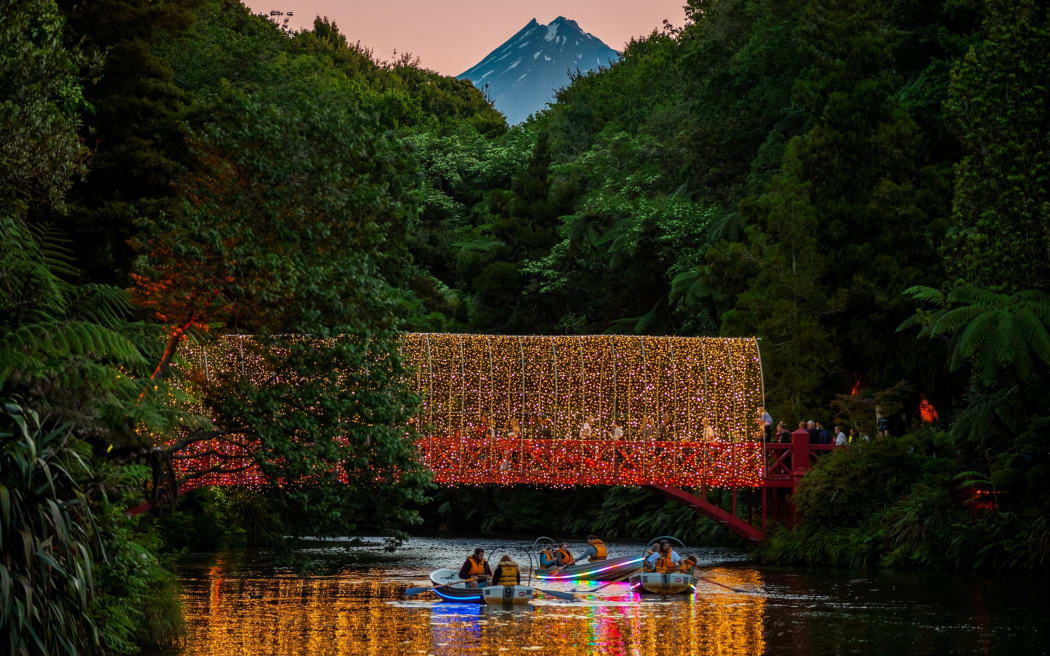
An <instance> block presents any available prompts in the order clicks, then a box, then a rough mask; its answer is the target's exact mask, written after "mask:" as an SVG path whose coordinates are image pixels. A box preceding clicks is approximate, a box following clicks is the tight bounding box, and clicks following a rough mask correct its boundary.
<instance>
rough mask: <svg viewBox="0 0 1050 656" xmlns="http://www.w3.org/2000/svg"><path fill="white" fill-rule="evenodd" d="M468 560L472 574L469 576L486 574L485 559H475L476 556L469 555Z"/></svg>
mask: <svg viewBox="0 0 1050 656" xmlns="http://www.w3.org/2000/svg"><path fill="white" fill-rule="evenodd" d="M467 562H468V563H470V574H469V576H485V559H484V558H482V559H481V560H475V559H474V556H467Z"/></svg>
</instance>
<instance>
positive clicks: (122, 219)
mask: <svg viewBox="0 0 1050 656" xmlns="http://www.w3.org/2000/svg"><path fill="white" fill-rule="evenodd" d="M0 9H2V13H3V16H4V21H3V22H2V24H0V82H2V84H0V137H2V138H0V243H2V251H0V394H2V397H3V403H4V411H3V413H2V415H0V440H2V454H0V456H2V458H3V460H2V462H3V469H2V470H0V475H2V484H3V486H2V487H0V502H2V504H0V505H2V513H3V526H2V531H0V535H2V538H3V540H4V545H5V546H4V549H3V560H2V561H0V595H2V596H3V599H0V606H2V607H3V608H4V609H5V610H4V611H3V613H2V614H0V633H2V634H3V640H4V642H5V652H6V651H9V652H10V653H20V652H33V651H38V650H47V651H58V650H67V651H68V650H70V649H71V650H73V651H76V652H79V653H89V652H91V651H93V650H104V651H110V652H121V653H130V652H133V651H135V650H136V649H138V647H139V646H140V645H143V644H148V643H155V642H164V641H165V640H168V639H170V636H171V635H174V634H175V633H176V632H177V631H178V617H179V614H178V611H177V602H176V596H175V593H174V590H175V588H174V586H173V584H172V579H171V576H170V574H168V572H167V567H168V566H169V565H170V562H171V561H170V559H171V558H172V555H173V554H174V553H175V552H176V551H177V550H178V549H182V548H204V547H211V546H216V545H223V544H225V545H231V546H240V545H273V544H274V543H276V542H279V541H280V538H281V536H284V535H288V534H296V535H304V534H315V535H320V534H332V533H339V534H348V533H352V532H354V531H356V530H366V529H367V530H369V531H378V530H383V531H386V530H400V531H403V530H406V529H409V530H410V529H411V528H412V527H413V526H416V527H420V526H421V525H422V526H423V527H425V528H426V529H427V530H431V529H433V530H437V529H438V528H439V527H442V526H444V527H445V528H446V529H448V530H453V531H465V532H476V531H483V532H493V533H495V532H499V533H504V532H512V533H530V532H536V533H542V532H549V531H548V528H552V529H554V530H556V531H557V532H559V533H561V534H573V533H576V534H585V533H589V532H592V531H596V530H597V531H601V532H603V534H605V535H606V536H607V537H610V538H612V537H625V538H627V537H630V538H638V537H640V536H645V535H648V534H655V533H665V532H677V533H680V534H681V532H682V531H681V529H680V528H676V527H680V526H682V525H688V526H695V527H696V528H695V531H693V533H691V534H688V535H683V536H682V537H685V538H688V539H691V540H695V541H701V540H710V539H716V538H717V537H718V536H717V531H715V530H713V529H709V528H708V527H706V526H705V525H704V524H702V523H701V524H697V523H696V521H695V520H694V519H693V517H692V516H691V515H689V514H688V511H687V510H685V509H683V508H678V507H675V506H672V505H669V504H666V503H664V502H663V501H662V500H660V499H658V498H657V497H656V496H655V495H653V494H652V493H651V492H648V491H646V490H640V489H612V490H599V489H595V490H574V491H568V492H566V491H550V490H522V491H519V490H515V493H514V494H513V495H511V494H510V493H509V491H482V490H469V489H467V490H433V489H429V490H428V488H427V483H426V475H425V472H422V471H420V470H419V467H418V465H417V464H416V463H415V459H414V453H413V449H412V448H411V444H410V443H409V442H408V441H406V440H404V439H402V437H401V428H399V427H400V426H401V425H403V423H404V420H405V418H406V417H408V416H410V414H411V410H412V407H413V404H414V399H412V398H411V396H410V395H408V394H407V392H406V390H405V389H404V388H403V386H402V385H401V384H400V382H399V369H398V366H399V365H398V361H397V358H396V352H395V350H394V348H393V338H394V337H395V336H396V334H397V332H398V331H400V330H457V331H472V332H507V333H569V334H574V333H580V334H585V333H603V332H618V333H625V332H626V333H639V334H681V335H726V336H739V335H758V336H759V337H761V338H762V339H763V342H762V354H763V359H764V366H765V373H766V391H767V400H768V406H769V408H770V411H771V412H772V414H773V416H774V417H775V418H776V419H778V420H780V419H783V420H784V421H785V422H786V423H788V424H789V425H791V424H792V423H793V422H795V421H798V420H800V419H808V418H810V417H812V416H817V417H827V418H832V417H835V418H837V419H839V420H840V421H842V422H844V423H846V424H849V425H853V426H855V427H856V428H858V429H859V430H860V431H861V432H866V433H869V434H872V435H874V434H875V431H876V430H877V424H876V417H875V411H874V405H875V403H876V400H878V401H879V403H882V404H884V405H882V406H881V407H880V411H882V414H883V416H884V417H885V419H886V420H887V422H888V428H889V432H890V433H891V435H894V434H895V435H904V437H892V436H891V437H887V438H885V439H882V440H876V441H874V442H873V443H871V444H870V445H864V446H858V447H856V448H853V447H851V448H850V449H848V450H846V451H844V452H840V453H836V454H834V455H832V456H830V457H828V458H826V459H824V460H823V461H822V462H821V463H820V464H819V465H818V466H817V467H816V468H815V469H814V471H813V472H812V473H811V474H810V475H809V476H808V477H807V478H806V481H805V483H804V484H803V486H802V488H801V489H800V490H799V492H798V495H797V498H796V499H795V501H796V504H797V507H798V511H799V515H798V517H799V520H800V521H799V523H798V525H797V526H796V527H795V528H793V529H787V528H784V529H782V530H780V531H778V532H775V533H774V535H773V537H772V539H771V540H770V541H769V543H768V544H767V545H766V546H765V547H763V548H762V549H761V550H760V551H759V555H760V557H763V558H767V559H770V560H773V561H777V562H806V563H835V564H842V565H858V566H859V565H875V564H882V565H887V566H908V567H928V568H944V569H959V570H975V569H976V570H983V571H995V570H1001V569H1013V570H1020V571H1044V572H1045V571H1046V569H1047V566H1048V564H1050V535H1048V528H1047V524H1046V519H1045V518H1046V517H1047V516H1050V493H1048V492H1047V491H1046V488H1045V486H1044V485H1043V484H1042V481H1045V480H1046V473H1047V470H1048V467H1050V455H1048V449H1047V446H1046V445H1047V443H1048V442H1047V440H1046V436H1047V432H1048V430H1050V402H1048V400H1047V396H1046V394H1045V393H1044V390H1046V389H1047V388H1048V386H1050V336H1048V326H1050V300H1048V297H1047V294H1048V293H1050V197H1048V194H1050V184H1048V182H1047V181H1048V179H1050V152H1048V149H1050V136H1048V130H1050V120H1048V115H1050V106H1048V105H1050V98H1048V91H1047V80H1048V79H1050V68H1048V67H1050V62H1048V60H1047V58H1046V56H1045V53H1046V52H1048V51H1050V26H1048V11H1050V10H1048V6H1047V3H1046V2H1043V1H1037V0H1018V1H1016V2H1002V1H996V2H987V3H985V2H968V1H967V0H950V1H948V2H944V3H940V4H938V3H934V4H922V5H921V6H920V5H915V4H901V3H897V2H889V1H888V0H887V1H885V2H882V1H880V2H829V1H827V0H808V1H807V2H802V3H794V4H791V5H786V4H784V3H780V2H774V1H772V0H717V1H711V2H708V1H703V2H700V1H696V2H691V3H689V4H688V7H687V13H688V21H687V23H686V25H684V26H682V27H675V26H670V25H668V26H665V28H664V29H663V30H661V31H657V32H653V33H652V34H650V35H647V36H644V37H641V38H638V39H636V40H634V41H632V42H631V43H629V44H628V45H627V46H626V49H625V51H624V54H623V58H622V61H621V62H620V63H618V64H616V65H614V66H612V67H610V68H609V69H606V70H602V71H599V72H595V73H591V74H587V75H582V76H576V77H575V78H574V79H573V80H572V82H571V84H569V85H568V86H567V87H566V88H565V89H563V90H561V91H559V93H558V96H557V102H556V103H554V104H553V105H552V106H551V107H550V108H549V110H547V111H545V112H543V113H541V114H540V115H537V116H535V117H532V118H531V119H530V120H529V121H527V122H526V123H525V124H523V125H520V126H514V127H508V126H507V125H506V124H505V122H504V121H503V119H502V117H501V116H500V115H499V114H497V113H496V112H495V111H494V110H492V108H491V107H490V106H489V105H488V104H487V103H486V102H485V100H484V98H483V96H482V95H481V93H480V92H478V91H477V90H476V89H474V88H473V87H472V86H471V85H470V84H469V83H466V82H461V81H457V80H455V79H452V78H448V77H444V76H440V75H438V74H435V73H433V72H430V71H427V70H425V69H424V68H422V67H421V65H420V63H419V62H417V61H414V60H413V59H412V58H411V57H408V56H406V57H402V58H400V59H398V60H396V61H392V62H382V61H378V60H377V59H376V58H375V57H373V56H372V53H371V52H370V51H369V50H368V49H367V46H365V45H361V44H359V43H355V42H354V36H353V34H349V35H347V34H345V33H344V32H342V31H341V30H340V28H338V27H337V26H336V25H334V24H332V23H330V22H328V21H326V20H318V21H317V22H315V24H314V26H313V28H312V29H309V30H304V31H301V32H291V31H288V30H287V29H284V28H282V27H281V26H279V25H276V24H274V23H271V22H270V21H268V20H266V19H265V18H263V17H259V16H252V15H251V14H250V12H249V11H248V10H247V9H246V8H245V7H244V6H243V5H241V4H239V3H237V2H230V1H226V0H194V1H193V2H168V1H161V2H158V1H155V0H154V1H146V0H103V1H100V2H94V3H87V4H85V3H73V2H62V1H57V2H56V1H55V0H4V1H3V2H0ZM225 333H241V334H245V333H251V334H254V335H257V336H259V339H260V340H261V342H260V343H262V344H266V345H270V344H275V343H278V342H280V343H281V345H282V346H283V348H281V349H263V350H260V352H259V353H258V354H252V355H254V356H258V357H260V358H268V359H269V360H268V361H267V362H266V366H267V367H269V368H270V369H271V370H273V371H279V372H281V373H282V375H281V376H275V377H273V378H272V379H271V380H269V381H267V382H266V383H265V384H259V383H260V381H250V382H251V384H248V382H249V381H244V380H236V379H230V380H221V381H214V380H197V379H195V378H193V377H192V376H189V375H186V374H185V373H184V372H185V371H187V370H188V369H187V368H184V367H182V366H181V360H180V358H182V357H183V355H184V353H185V345H186V344H188V343H192V342H200V341H207V340H208V339H211V338H212V336H214V335H220V334H225ZM287 334H309V335H313V336H315V337H318V338H328V341H325V342H320V343H321V344H322V345H323V346H322V348H318V346H317V345H318V343H319V342H310V343H309V344H307V343H298V342H288V341H287V340H284V341H282V337H281V336H282V335H287ZM366 362H368V363H375V362H384V363H386V365H388V366H383V367H376V366H371V367H364V366H359V365H362V364H363V363H366ZM333 363H339V364H340V365H341V366H338V367H336V366H333ZM339 372H341V373H339ZM348 377H350V378H353V380H349V379H348ZM218 383H221V384H218ZM351 387H353V388H355V389H367V390H368V394H361V395H357V394H353V393H348V392H347V390H348V389H349V388H351ZM231 390H233V393H231ZM888 390H891V391H892V393H889V392H888ZM891 397H892V398H891ZM921 402H925V403H927V404H930V407H932V408H935V413H931V412H927V413H926V419H927V420H929V421H924V420H923V418H922V415H921V414H920V413H919V405H920V403H921ZM935 414H936V415H937V418H934V415H935ZM347 434H349V435H350V436H351V438H352V439H350V440H342V439H335V438H338V437H341V436H343V435H347ZM289 435H293V436H295V440H294V441H293V440H289V439H288V436H289ZM246 436H250V437H249V438H247V439H251V440H254V441H256V443H257V444H258V446H259V447H260V448H259V449H258V455H257V460H258V463H259V465H260V466H261V467H262V468H263V470H264V471H265V473H266V474H267V475H269V476H271V477H273V478H279V479H283V480H285V481H286V482H288V484H286V485H285V487H284V488H282V490H281V494H280V495H267V494H265V493H263V494H254V493H250V492H246V491H234V490H207V489H205V490H200V491H198V492H195V493H193V494H191V495H190V496H189V497H184V498H183V499H182V500H181V501H177V500H176V499H175V498H174V496H175V495H174V494H172V493H173V492H174V491H175V490H174V486H173V483H174V481H173V476H172V470H171V469H170V466H169V465H170V463H171V462H172V458H175V457H178V456H179V455H180V454H182V453H183V452H184V451H185V449H188V448H193V447H194V445H195V444H198V443H200V442H202V441H204V440H213V439H219V440H223V441H225V442H227V443H228V444H231V445H234V446H235V445H236V444H237V443H239V442H241V441H243V440H244V439H246ZM333 461H339V462H343V463H346V466H345V470H346V471H351V472H366V471H367V472H371V473H373V474H374V475H371V476H369V477H361V476H351V477H350V482H349V486H348V485H347V484H346V483H345V482H343V481H340V480H338V476H337V474H336V472H334V471H333V470H332V469H331V468H329V467H326V466H324V464H325V463H329V462H333ZM307 478H308V479H310V482H311V484H310V485H298V484H295V481H302V480H305V479H307ZM394 481H396V482H397V483H396V484H394ZM183 483H186V482H185V481H184V482H183ZM189 484H191V485H192V482H189ZM519 492H520V493H519ZM143 500H149V501H151V502H152V504H153V505H154V508H155V510H157V511H158V512H156V513H155V514H153V515H146V516H140V517H138V518H128V517H127V516H126V515H125V513H124V509H126V508H128V507H131V506H134V505H136V504H138V503H140V502H141V501H143ZM718 530H720V529H718ZM26 536H28V537H26ZM49 539H50V540H51V541H50V542H48V540H49ZM23 543H24V544H25V549H24V550H23V549H21V548H19V549H10V548H8V545H10V544H19V545H21V544H23Z"/></svg>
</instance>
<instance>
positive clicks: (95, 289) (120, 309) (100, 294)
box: [70, 284, 131, 329]
mask: <svg viewBox="0 0 1050 656" xmlns="http://www.w3.org/2000/svg"><path fill="white" fill-rule="evenodd" d="M70 313H71V315H72V316H71V318H75V319H81V320H84V321H92V322H95V323H98V324H101V325H103V326H105V327H107V328H113V329H116V328H119V327H121V326H122V325H123V324H124V322H125V320H126V319H127V317H128V315H130V314H131V301H130V299H129V298H128V294H127V292H125V291H124V290H123V289H120V288H118V287H113V286H110V285H98V284H84V285H79V286H77V288H76V289H75V290H74V291H73V294H72V295H71V297H70Z"/></svg>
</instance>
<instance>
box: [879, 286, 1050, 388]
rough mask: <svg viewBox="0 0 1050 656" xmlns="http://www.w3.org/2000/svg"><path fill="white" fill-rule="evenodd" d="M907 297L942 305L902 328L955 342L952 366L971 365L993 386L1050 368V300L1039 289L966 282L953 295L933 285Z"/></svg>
mask: <svg viewBox="0 0 1050 656" xmlns="http://www.w3.org/2000/svg"><path fill="white" fill-rule="evenodd" d="M905 294H907V295H909V296H911V297H912V298H915V299H916V300H919V301H921V302H924V303H928V304H932V305H934V306H936V307H935V308H934V309H932V310H930V311H928V315H923V314H922V311H921V310H920V313H919V314H917V315H915V316H913V317H912V318H910V319H908V320H906V321H905V322H903V323H902V324H901V325H900V326H899V327H898V330H905V329H908V328H912V327H914V326H916V325H919V326H922V328H921V330H920V332H919V334H920V336H926V337H939V336H944V337H948V338H949V339H951V340H952V346H951V354H950V357H949V367H950V368H951V369H952V370H953V371H954V370H958V369H960V368H962V367H964V366H966V365H970V366H971V367H972V368H973V370H974V371H975V372H976V373H977V375H978V378H979V379H980V380H981V382H983V383H984V384H986V385H991V384H992V383H993V382H994V381H996V380H997V379H998V377H999V376H1000V375H1001V374H1002V373H1003V372H1009V373H1010V374H1011V375H1012V376H1013V377H1014V378H1016V379H1017V380H1020V381H1029V380H1031V379H1032V378H1033V377H1034V376H1035V374H1036V372H1037V367H1038V365H1039V364H1040V363H1041V364H1042V365H1043V366H1044V367H1050V297H1048V296H1047V295H1046V294H1044V293H1042V292H1040V291H1038V290H1025V291H1020V292H1016V293H1013V294H1002V293H998V292H994V291H991V290H989V289H983V288H978V287H974V286H973V285H969V284H965V283H960V284H958V285H956V286H955V287H954V288H952V290H951V292H949V293H948V294H947V295H945V294H943V293H941V292H940V291H938V290H936V289H933V288H931V287H911V288H909V289H908V290H906V291H905Z"/></svg>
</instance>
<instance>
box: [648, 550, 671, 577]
mask: <svg viewBox="0 0 1050 656" xmlns="http://www.w3.org/2000/svg"><path fill="white" fill-rule="evenodd" d="M653 569H654V570H656V572H657V573H659V574H667V573H668V572H673V571H674V570H675V564H674V561H673V560H671V554H667V555H666V556H660V557H659V558H657V559H656V566H655V567H654V568H653Z"/></svg>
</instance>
